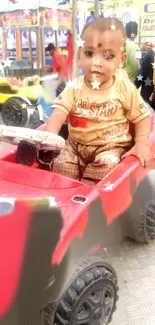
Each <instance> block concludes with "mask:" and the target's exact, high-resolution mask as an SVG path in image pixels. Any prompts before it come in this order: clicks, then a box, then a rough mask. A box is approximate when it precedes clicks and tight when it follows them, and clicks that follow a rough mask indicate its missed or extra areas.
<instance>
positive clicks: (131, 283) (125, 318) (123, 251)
mask: <svg viewBox="0 0 155 325" xmlns="http://www.w3.org/2000/svg"><path fill="white" fill-rule="evenodd" d="M0 124H1V120H0ZM5 145H6V144H0V149H1V148H3V147H4V146H5ZM112 264H113V266H114V267H115V270H116V271H117V274H118V278H119V288H120V291H119V301H118V303H117V311H116V312H115V314H114V316H113V321H112V323H111V325H155V243H154V244H150V245H139V244H136V243H134V242H131V241H125V242H123V243H122V244H121V245H120V247H117V248H116V252H115V256H114V257H112Z"/></svg>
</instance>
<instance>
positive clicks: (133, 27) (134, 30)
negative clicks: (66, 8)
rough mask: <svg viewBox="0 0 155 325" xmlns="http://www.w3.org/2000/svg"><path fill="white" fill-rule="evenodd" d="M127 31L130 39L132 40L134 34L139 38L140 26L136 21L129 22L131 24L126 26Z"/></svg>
mask: <svg viewBox="0 0 155 325" xmlns="http://www.w3.org/2000/svg"><path fill="white" fill-rule="evenodd" d="M125 30H126V36H127V37H128V38H132V36H131V35H132V34H134V35H135V36H137V34H138V24H137V23H136V21H129V23H127V24H126V26H125Z"/></svg>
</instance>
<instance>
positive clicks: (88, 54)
mask: <svg viewBox="0 0 155 325" xmlns="http://www.w3.org/2000/svg"><path fill="white" fill-rule="evenodd" d="M85 55H86V56H87V57H89V58H91V57H92V56H93V52H92V51H86V52H85Z"/></svg>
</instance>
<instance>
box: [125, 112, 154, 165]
mask: <svg viewBox="0 0 155 325" xmlns="http://www.w3.org/2000/svg"><path fill="white" fill-rule="evenodd" d="M150 133H151V117H150V116H148V117H146V118H144V119H143V120H141V121H139V122H138V123H136V124H135V145H134V146H133V147H132V149H131V150H129V151H128V152H127V153H126V154H124V156H123V157H124V158H125V157H127V156H129V155H134V156H136V157H137V158H139V160H140V163H141V165H142V166H143V167H149V165H150V164H151V160H152V154H151V150H150V148H149V136H150Z"/></svg>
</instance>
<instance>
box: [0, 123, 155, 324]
mask: <svg viewBox="0 0 155 325" xmlns="http://www.w3.org/2000/svg"><path fill="white" fill-rule="evenodd" d="M43 128H44V126H43ZM36 132H37V131H36ZM150 146H151V149H152V154H153V164H152V166H151V167H150V168H143V167H142V166H140V163H139V161H138V159H137V158H135V157H128V158H127V159H125V160H124V161H122V162H121V163H120V164H119V165H118V166H117V167H116V168H115V169H114V170H113V171H112V172H111V173H110V174H109V175H107V176H106V177H105V178H104V179H102V180H101V181H100V182H99V183H98V184H97V185H95V186H93V187H91V186H89V185H87V184H84V183H82V182H79V181H76V180H73V179H70V178H68V177H64V176H61V175H58V174H56V173H53V172H52V173H50V172H49V171H46V170H41V169H39V166H38V165H37V164H33V165H32V166H31V167H28V166H25V165H22V164H16V163H15V161H16V153H17V147H16V146H10V147H8V148H5V149H4V150H1V151H0V198H1V200H0V201H1V202H0V215H1V217H0V222H1V227H0V235H1V236H0V258H1V260H3V261H5V263H4V265H5V267H2V264H1V266H0V272H1V273H0V287H1V286H2V288H3V292H4V293H3V295H1V296H0V306H1V309H0V321H1V324H3V325H15V324H16V325H20V324H21V323H22V322H23V320H24V321H25V322H26V321H27V322H29V319H28V318H29V317H28V316H27V315H30V318H31V320H33V322H32V323H35V324H36V323H37V324H40V323H41V319H40V316H39V313H38V310H43V311H44V312H43V314H44V316H45V314H46V311H47V310H46V308H47V309H48V312H49V316H48V317H49V319H48V320H49V323H50V324H51V325H54V324H56V323H57V322H58V323H59V324H60V325H62V324H65V323H66V324H68V325H71V324H78V321H77V317H78V316H77V315H78V314H79V313H80V315H81V309H79V308H80V306H81V303H82V304H83V305H84V306H85V303H88V301H89V302H90V297H88V296H87V294H86V293H87V291H88V292H89V295H91V296H92V294H93V293H94V291H92V290H94V283H97V287H95V290H99V285H102V288H103V287H106V295H111V300H110V304H111V305H110V312H109V313H108V314H107V316H106V319H104V324H106V325H107V324H108V323H109V322H110V321H111V316H112V314H113V311H114V309H115V304H116V300H117V292H118V288H117V277H116V273H115V271H114V270H113V267H112V262H111V261H110V262H109V259H108V257H107V254H106V249H110V250H113V249H114V247H115V245H116V243H118V242H120V241H121V240H122V239H124V238H126V237H127V236H130V237H131V238H134V239H136V240H140V241H143V242H144V241H146V242H149V241H150V240H153V239H155V228H154V223H155V220H154V219H155V213H154V212H155V202H154V188H155V186H154V181H155V175H154V173H155V172H154V170H153V168H154V167H155V166H154V164H155V131H153V132H152V134H151V138H150ZM146 191H147V193H146ZM12 196H13V198H14V200H15V201H12V200H13V199H12ZM7 198H10V199H8V203H9V204H6V199H7ZM35 198H37V200H35ZM45 198H47V199H45ZM34 201H35V202H38V204H36V203H35V204H34ZM40 201H41V202H42V205H40V203H39V202H40ZM14 202H15V203H14ZM28 202H30V203H28ZM47 202H48V203H47ZM13 203H14V204H15V205H13ZM45 203H46V204H45ZM53 204H54V205H55V208H57V209H58V210H59V211H60V212H61V216H62V220H63V227H62V229H61V231H60V228H59V227H58V225H57V226H56V229H57V236H58V233H59V231H60V238H59V239H58V240H57V239H56V237H54V238H55V241H54V244H53V246H52V247H51V246H50V245H49V241H50V239H48V238H49V237H50V236H49V237H48V236H47V238H45V236H44V234H43V233H42V238H41V240H40V241H39V244H38V236H39V234H38V232H39V231H40V230H41V229H42V227H43V229H44V226H46V227H47V226H48V227H47V228H48V229H47V228H46V231H49V232H48V234H49V233H50V234H51V232H52V234H53V233H55V224H54V223H55V222H56V217H55V214H56V213H58V212H56V211H57V210H54V215H53V214H52V210H51V209H52V208H51V205H52V206H53ZM34 206H35V207H36V209H35V208H34ZM36 210H37V214H36V215H37V218H39V219H38V220H39V221H38V222H39V223H40V224H41V226H42V227H40V226H39V227H38V229H37V231H36V230H34V231H32V224H33V223H31V220H35V227H36V224H37V221H36V220H37V219H36V218H35V217H34V213H35V211H36ZM30 211H33V212H32V216H33V218H31V213H30ZM38 211H40V212H38ZM38 213H39V217H38ZM49 215H50V216H51V219H50V217H49ZM134 216H135V218H134ZM48 217H49V219H50V222H51V223H49V222H48ZM46 218H47V223H46ZM60 219H61V218H60V213H58V220H60ZM52 222H53V223H52ZM59 225H60V224H59ZM33 229H34V228H33ZM53 230H54V231H53ZM9 233H10V238H9ZM4 234H6V236H5V237H4ZM27 234H28V235H27ZM29 234H31V235H32V237H33V238H32V239H33V241H32V242H31V244H30V241H27V242H29V245H28V249H29V250H28V251H29V254H26V253H25V252H27V251H26V250H25V248H27V246H26V244H25V238H29V237H28V236H29ZM37 234H38V235H37ZM33 235H34V236H33ZM54 235H55V234H54ZM8 238H9V241H8V242H7V240H8ZM11 239H12V243H11ZM19 239H20V241H19ZM46 240H47V242H46ZM44 241H45V242H46V244H47V247H46V246H45V249H46V250H47V252H48V260H46V259H45V260H42V261H43V263H42V265H43V266H44V268H42V267H43V266H42V267H41V264H40V263H41V259H39V255H38V254H37V253H35V254H36V260H35V258H34V252H36V250H37V252H39V250H40V252H41V254H43V255H44V252H45V251H44V248H43V246H44V245H43V243H44ZM55 243H56V245H55ZM15 245H16V247H15ZM35 245H36V246H35ZM37 245H39V248H38V246H37ZM54 245H55V246H54ZM5 246H6V247H7V250H6V252H7V257H8V259H6V253H5V251H4V249H3V247H5ZM49 247H50V248H49ZM15 255H16V256H15ZM45 255H46V254H45ZM26 256H29V258H30V259H29V260H27V268H26V266H25V265H26V264H25V263H26V262H25V259H24V258H25V257H26ZM46 257H47V255H46V256H44V258H46ZM12 261H13V262H14V264H13V265H14V267H13V268H12V273H11V274H10V270H11V266H12ZM46 266H47V268H46ZM54 266H56V267H55V268H54ZM36 268H37V269H39V271H38V272H36ZM5 270H6V272H5ZM29 270H31V274H35V276H36V278H35V279H34V278H33V279H34V281H32V282H31V281H30V277H29ZM34 270H35V272H34ZM46 270H48V271H47V273H46ZM49 270H50V271H49ZM41 273H42V274H41ZM62 274H63V276H62ZM53 275H54V277H53ZM8 276H9V280H8ZM93 277H94V279H95V280H92V279H93ZM37 281H38V282H37ZM89 281H90V282H89ZM30 282H31V283H30ZM28 283H30V285H29V287H28ZM38 283H39V284H38ZM37 285H38V287H37ZM34 286H35V288H36V287H37V290H34ZM43 287H44V290H43ZM15 288H16V289H15ZM17 288H18V290H17ZM30 288H31V290H33V292H34V293H35V292H36V293H37V297H35V295H34V296H33V297H34V299H33V300H34V304H31V306H30V304H29V297H30V296H29V295H30V294H31V290H29V289H30ZM81 290H82V291H81ZM95 292H96V291H95ZM101 294H103V292H102V293H101ZM21 295H22V297H23V298H22V299H23V300H21ZM3 296H5V299H4V301H3V303H2V304H1V301H2V300H3ZM19 298H20V301H22V303H21V304H20V306H21V308H20V316H19V321H20V322H19V324H17V318H16V317H15V315H16V310H17V313H19V308H17V306H19ZM81 299H82V300H81ZM16 301H17V305H16ZM4 302H5V303H4ZM25 302H26V303H25ZM91 302H92V300H91ZM104 302H105V301H102V306H101V305H100V307H99V309H98V306H97V307H96V308H97V309H96V310H95V309H93V310H92V309H91V312H90V314H91V315H92V316H91V317H93V319H92V318H91V319H90V318H89V319H88V318H87V323H88V324H94V319H95V318H94V317H97V319H98V320H99V321H100V322H99V324H101V316H102V309H103V305H104ZM68 303H69V304H70V306H71V307H70V308H69V310H68V309H66V308H68V307H66V306H68ZM24 304H26V305H24ZM49 305H50V307H49ZM51 305H52V307H51ZM14 306H15V308H17V309H13V308H14ZM92 308H94V305H93V307H92ZM66 310H68V312H66ZM90 314H89V316H90ZM74 317H75V318H76V320H75V318H74ZM80 317H82V316H80ZM43 318H44V317H43ZM15 321H16V323H15ZM84 321H85V323H86V319H84V320H83V323H84ZM43 324H46V317H45V318H44V321H43Z"/></svg>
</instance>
